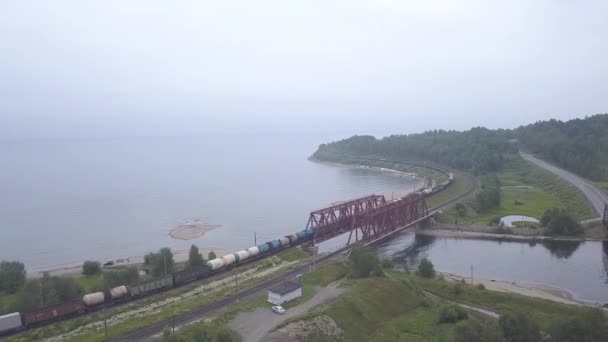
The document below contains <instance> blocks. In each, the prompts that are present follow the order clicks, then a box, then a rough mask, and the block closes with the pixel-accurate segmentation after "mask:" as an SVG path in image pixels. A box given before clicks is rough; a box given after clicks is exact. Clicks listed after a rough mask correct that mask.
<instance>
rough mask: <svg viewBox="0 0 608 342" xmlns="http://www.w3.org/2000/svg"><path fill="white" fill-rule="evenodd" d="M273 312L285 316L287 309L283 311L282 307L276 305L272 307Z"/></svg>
mask: <svg viewBox="0 0 608 342" xmlns="http://www.w3.org/2000/svg"><path fill="white" fill-rule="evenodd" d="M272 311H274V313H276V314H279V315H284V314H285V309H283V307H282V306H280V305H275V306H273V307H272Z"/></svg>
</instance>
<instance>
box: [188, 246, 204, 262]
mask: <svg viewBox="0 0 608 342" xmlns="http://www.w3.org/2000/svg"><path fill="white" fill-rule="evenodd" d="M204 262H205V260H204V259H203V256H202V255H201V253H200V252H199V250H198V247H196V245H192V246H190V252H189V253H188V265H189V266H190V267H193V266H201V265H202V264H203V263H204Z"/></svg>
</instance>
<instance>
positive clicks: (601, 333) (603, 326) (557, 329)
mask: <svg viewBox="0 0 608 342" xmlns="http://www.w3.org/2000/svg"><path fill="white" fill-rule="evenodd" d="M549 333H550V334H551V337H552V341H556V342H570V341H585V342H600V341H606V336H608V322H607V321H606V320H605V319H604V313H603V312H602V311H601V310H599V309H589V310H587V311H586V312H585V313H584V314H582V315H580V316H576V317H569V318H568V319H562V320H560V321H558V322H556V323H555V324H554V325H553V326H552V327H551V328H550V329H549Z"/></svg>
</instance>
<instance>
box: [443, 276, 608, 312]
mask: <svg viewBox="0 0 608 342" xmlns="http://www.w3.org/2000/svg"><path fill="white" fill-rule="evenodd" d="M437 273H438V274H439V275H441V276H443V277H444V278H446V279H447V280H448V281H451V282H462V281H464V282H465V283H467V284H469V285H471V284H472V285H479V284H482V285H483V286H484V287H485V288H486V289H487V290H490V291H497V292H506V293H514V294H518V295H522V296H527V297H533V298H539V299H546V300H551V301H554V302H558V303H562V304H571V305H578V306H588V307H598V306H599V307H602V306H603V305H604V303H596V302H592V301H585V300H582V299H579V298H577V297H576V295H575V294H574V293H573V292H571V291H569V290H566V289H563V288H560V287H557V286H551V285H544V284H537V283H526V282H516V281H508V280H501V279H486V278H474V279H473V282H471V277H470V276H469V277H467V276H463V275H460V274H456V273H449V272H437ZM602 309H604V310H606V309H605V308H602Z"/></svg>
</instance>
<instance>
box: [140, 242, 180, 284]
mask: <svg viewBox="0 0 608 342" xmlns="http://www.w3.org/2000/svg"><path fill="white" fill-rule="evenodd" d="M144 262H145V264H147V265H149V266H150V270H151V273H152V275H153V276H155V277H159V276H164V275H166V274H170V273H172V272H173V270H174V268H175V262H174V261H173V253H172V252H171V249H170V248H168V247H164V248H161V249H160V250H159V251H158V253H148V254H146V256H145V257H144Z"/></svg>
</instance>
